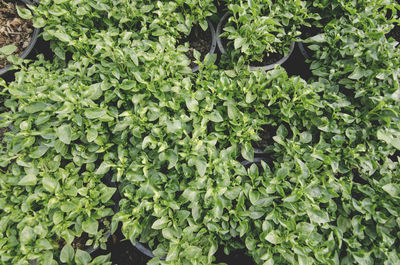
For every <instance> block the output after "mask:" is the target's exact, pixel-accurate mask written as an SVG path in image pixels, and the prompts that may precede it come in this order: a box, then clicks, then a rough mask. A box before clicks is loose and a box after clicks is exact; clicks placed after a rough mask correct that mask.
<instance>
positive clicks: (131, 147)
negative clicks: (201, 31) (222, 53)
mask: <svg viewBox="0 0 400 265" xmlns="http://www.w3.org/2000/svg"><path fill="white" fill-rule="evenodd" d="M219 2H221V1H219ZM314 2H315V4H313V5H311V4H310V2H309V1H306V2H304V1H286V2H283V1H260V0H258V1H256V0H253V1H252V0H250V1H247V2H246V1H225V3H226V4H227V7H228V9H229V10H230V11H231V12H232V14H233V16H232V18H231V20H230V21H231V22H232V23H233V22H235V21H236V22H237V23H242V25H243V26H238V27H237V28H233V31H232V33H235V34H236V32H239V31H240V30H243V29H244V27H250V28H249V29H248V31H247V30H243V31H242V32H241V33H240V34H247V33H248V32H252V30H253V29H252V28H251V26H252V22H253V21H262V19H261V18H262V17H264V18H263V19H266V20H268V19H272V20H274V19H277V18H272V17H267V16H268V15H271V14H274V15H278V14H284V15H283V16H282V18H280V22H277V23H270V22H271V21H269V22H268V21H267V22H266V23H265V24H262V25H263V26H265V27H267V28H268V29H271V32H274V29H276V30H277V32H280V31H282V36H286V34H288V35H287V36H290V38H291V39H290V40H288V41H291V40H292V39H293V37H295V36H297V35H298V33H297V30H298V29H299V28H298V27H297V26H298V25H300V24H301V21H305V19H306V18H313V17H314V18H315V20H318V19H319V17H318V16H317V15H316V14H314V13H312V12H309V13H307V10H309V8H310V6H314V7H316V8H322V9H323V10H324V12H326V14H331V15H332V17H335V18H334V19H332V20H331V22H329V23H327V24H326V25H325V26H324V28H323V31H322V32H321V33H320V34H318V35H317V36H314V37H313V38H311V39H312V42H313V43H312V45H311V46H310V49H312V50H314V51H315V55H314V60H313V61H312V62H311V65H310V68H311V69H312V72H313V77H311V78H310V79H309V80H308V81H305V80H303V79H302V78H300V77H299V76H288V74H287V72H286V71H285V69H284V68H282V67H279V66H278V67H276V68H275V69H274V70H272V71H269V72H264V71H249V69H248V66H246V64H247V63H248V59H249V58H246V56H244V57H240V58H239V59H238V60H237V61H234V63H231V64H230V65H229V67H230V68H229V69H228V70H222V69H221V68H220V67H218V65H217V64H216V63H215V62H216V56H215V55H207V56H205V58H204V60H203V61H200V56H199V54H198V53H196V52H194V53H195V54H194V57H195V58H196V60H197V63H199V64H200V71H199V72H198V73H192V72H191V69H190V68H189V64H190V60H189V59H188V58H187V57H186V55H185V52H186V51H187V50H185V48H182V46H177V45H176V44H177V40H178V39H179V38H183V36H185V35H187V33H188V32H190V30H189V31H186V30H183V26H182V27H181V26H179V27H178V26H176V27H175V25H184V26H185V27H187V28H188V29H191V28H192V27H194V26H195V25H197V24H198V25H200V27H205V24H204V21H205V20H204V19H206V18H207V17H210V16H211V15H212V14H213V12H215V9H214V3H213V2H212V1H206V2H201V1H174V2H172V1H158V2H156V3H154V2H150V1H148V2H147V1H139V0H138V1H111V0H102V1H91V0H85V1H63V0H57V1H41V3H40V5H39V6H38V7H36V8H35V15H36V16H35V17H34V23H35V25H37V26H44V31H43V36H44V37H45V38H47V39H51V40H52V41H53V42H52V48H53V51H54V52H55V54H56V57H55V58H54V60H53V61H45V60H44V59H43V57H39V58H38V60H37V61H35V62H34V63H31V64H24V63H22V62H20V61H18V60H15V64H16V67H17V68H18V69H19V72H18V73H17V74H16V78H15V81H14V82H11V83H8V84H6V83H5V82H1V83H0V85H1V86H2V87H3V89H2V98H3V101H4V109H2V111H1V114H0V117H1V118H2V119H1V120H0V126H1V127H7V126H9V125H11V126H12V129H11V131H10V132H7V133H5V137H4V139H3V143H2V144H1V145H0V169H1V177H0V187H1V190H0V256H1V259H0V264H10V263H12V264H29V261H32V260H36V261H37V262H38V263H39V264H111V261H110V256H109V255H105V256H100V257H97V258H95V259H92V258H91V257H90V255H89V254H88V253H87V252H85V247H86V246H89V245H93V246H94V247H96V246H101V247H104V246H105V240H106V237H105V235H106V234H107V232H108V231H110V232H111V233H114V232H115V231H116V230H117V228H118V225H120V224H121V230H122V233H123V234H124V236H125V237H126V238H127V239H128V240H130V241H131V242H132V243H135V242H136V241H138V242H141V243H143V244H146V246H148V247H149V248H150V249H151V250H152V251H153V253H154V254H155V255H156V257H155V258H153V259H152V260H151V261H150V262H149V264H216V263H217V262H218V259H217V257H216V253H217V251H218V250H220V249H223V250H224V252H225V253H226V254H229V253H231V252H232V251H234V250H237V249H245V250H246V253H247V254H248V255H250V256H251V257H252V258H253V259H254V261H255V263H256V264H398V263H400V249H399V247H398V245H399V238H398V234H399V232H400V223H399V216H400V210H399V204H400V197H399V195H400V182H399V178H398V176H399V175H398V174H400V159H399V150H400V128H399V125H398V124H399V115H400V107H399V106H400V105H399V103H400V102H399V101H400V96H399V95H400V92H399V91H400V86H399V81H398V75H399V65H400V61H399V52H398V51H397V50H396V49H395V46H396V44H397V43H396V42H395V41H394V40H393V39H391V38H386V36H385V34H387V33H388V32H389V31H390V29H391V27H392V25H391V23H392V22H393V21H394V20H396V19H397V16H396V15H393V18H390V19H387V18H386V17H385V15H384V14H382V15H380V14H375V15H374V13H375V12H377V11H379V10H382V9H381V8H389V9H390V8H399V6H398V4H394V3H391V1H372V2H371V1H352V2H345V1H337V2H336V1H334V2H329V3H328V2H327V1H314ZM388 2H389V3H388ZM285 3H286V4H285ZM219 4H220V3H219ZM203 5H205V6H203ZM218 6H220V5H218ZM295 7H300V8H299V9H296V10H297V11H291V10H293V8H295ZM337 8H340V10H343V16H338V15H337V14H336V13H335V12H336V10H337ZM67 10H71V12H68V11H67ZM278 11H279V12H278ZM329 12H330V13H329ZM162 14H165V15H162ZM199 14H200V15H199ZM324 14H325V13H321V14H319V15H320V17H321V18H322V17H326V16H325V15H324ZM220 15H222V14H220ZM157 19H158V20H157ZM260 19H261V20H260ZM185 21H189V22H188V23H187V24H186V22H185ZM250 21H251V23H250ZM264 22H265V21H264ZM249 23H250V24H249ZM260 23H261V22H260ZM311 24H312V23H311V22H310V25H311ZM138 25H140V26H138ZM237 25H239V24H237ZM257 25H261V24H257ZM257 25H256V26H257ZM278 25H280V26H279V27H278ZM281 26H283V27H281ZM134 28H135V29H138V30H135V31H134V30H132V29H134ZM256 28H257V27H254V30H255V31H254V32H256V31H257V30H256ZM228 29H229V27H228ZM237 30H238V31H237ZM227 32H229V31H227ZM291 34H292V35H291ZM278 35H279V34H278ZM278 35H277V36H278ZM232 36H233V35H232ZM237 36H238V38H239V36H244V35H237ZM249 36H250V35H249ZM256 36H258V35H257V34H256V33H254V35H252V36H251V37H256ZM260 36H261V35H260ZM279 36H280V35H279ZM275 37H276V36H275ZM276 38H277V37H276ZM228 39H229V37H228ZM234 43H236V44H234V45H235V46H237V47H236V48H240V49H241V51H242V52H245V51H250V50H252V48H251V47H252V46H251V45H256V46H257V47H261V48H260V50H258V51H257V52H260V54H262V53H264V52H265V51H266V50H268V49H269V48H268V47H269V46H268V44H266V43H265V42H262V41H261V42H257V41H254V42H251V41H249V40H248V39H245V40H243V41H242V40H239V41H237V38H236V37H235V40H234ZM238 43H239V44H240V45H239V44H238ZM244 45H247V48H244V49H243V47H244ZM261 50H262V51H261ZM271 52H272V51H271ZM68 53H70V54H72V56H71V58H69V61H68V62H66V59H67V57H68V56H67V55H68ZM249 55H250V53H249ZM225 63H226V62H225ZM255 147H258V148H261V149H262V151H263V152H264V153H263V157H264V159H263V160H262V161H261V162H257V163H256V162H254V163H253V161H256V160H255V159H254V158H255V151H254V150H255ZM243 161H247V162H250V163H243ZM257 161H258V160H257ZM110 179H111V180H112V182H115V183H116V185H117V187H118V189H116V188H115V187H112V185H110V183H109V181H108V180H110ZM116 192H119V194H120V195H121V197H122V198H121V200H120V201H119V202H118V205H119V211H118V212H117V213H114V210H113V204H114V203H113V200H112V196H113V195H114V194H115V193H116ZM83 238H84V240H83V242H84V243H83V246H78V245H79V244H78V243H79V242H81V241H82V239H83ZM85 245H86V246H85ZM164 257H165V260H163V258H164Z"/></svg>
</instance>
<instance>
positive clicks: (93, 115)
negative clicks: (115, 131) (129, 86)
mask: <svg viewBox="0 0 400 265" xmlns="http://www.w3.org/2000/svg"><path fill="white" fill-rule="evenodd" d="M106 114H107V110H105V109H99V108H91V109H87V110H85V116H86V118H88V119H98V118H101V117H103V116H105V115H106Z"/></svg>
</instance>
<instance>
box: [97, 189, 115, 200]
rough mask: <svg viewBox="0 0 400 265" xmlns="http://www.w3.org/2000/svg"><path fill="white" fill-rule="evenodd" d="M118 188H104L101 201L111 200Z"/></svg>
mask: <svg viewBox="0 0 400 265" xmlns="http://www.w3.org/2000/svg"><path fill="white" fill-rule="evenodd" d="M116 190H117V188H113V187H105V188H104V189H102V194H101V197H100V200H101V202H102V203H106V202H109V201H110V200H111V197H112V196H113V195H114V193H115V191H116Z"/></svg>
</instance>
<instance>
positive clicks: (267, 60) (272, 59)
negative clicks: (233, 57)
mask: <svg viewBox="0 0 400 265" xmlns="http://www.w3.org/2000/svg"><path fill="white" fill-rule="evenodd" d="M284 56H285V55H283V54H280V53H271V54H269V55H265V56H264V57H263V60H262V61H261V62H260V61H252V62H251V63H250V65H251V66H265V65H269V64H273V63H276V62H277V61H279V60H280V59H282V58H283V57H284Z"/></svg>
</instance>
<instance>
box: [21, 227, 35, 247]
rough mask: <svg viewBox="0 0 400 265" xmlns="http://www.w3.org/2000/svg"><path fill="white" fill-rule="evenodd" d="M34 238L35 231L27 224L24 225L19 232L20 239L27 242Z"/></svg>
mask: <svg viewBox="0 0 400 265" xmlns="http://www.w3.org/2000/svg"><path fill="white" fill-rule="evenodd" d="M34 238H35V232H34V231H33V229H32V228H31V227H29V226H25V227H24V229H22V231H21V233H20V240H21V242H22V243H24V244H28V243H29V242H31V241H32V240H33V239H34Z"/></svg>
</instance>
